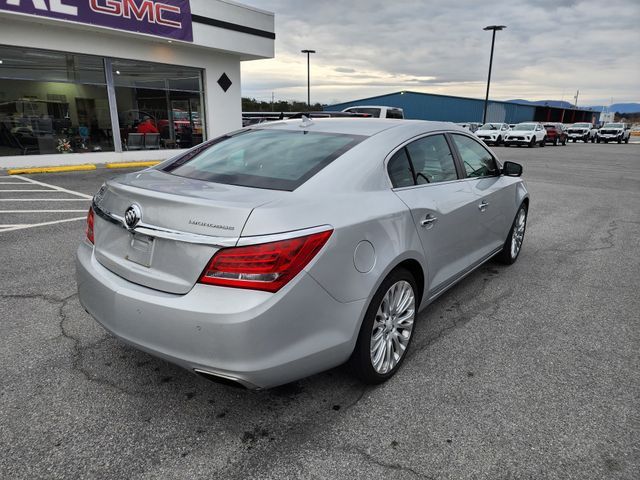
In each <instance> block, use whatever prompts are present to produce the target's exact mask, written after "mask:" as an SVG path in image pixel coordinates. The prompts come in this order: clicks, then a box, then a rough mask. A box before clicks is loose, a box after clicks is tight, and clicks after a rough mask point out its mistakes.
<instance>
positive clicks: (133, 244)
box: [124, 233, 155, 267]
mask: <svg viewBox="0 0 640 480" xmlns="http://www.w3.org/2000/svg"><path fill="white" fill-rule="evenodd" d="M154 246H155V239H154V238H153V237H149V236H147V235H140V234H136V233H130V234H129V248H128V251H127V254H126V255H125V257H124V258H126V259H127V260H129V261H130V262H133V263H137V264H138V265H142V266H144V267H150V266H151V262H152V260H153V249H154Z"/></svg>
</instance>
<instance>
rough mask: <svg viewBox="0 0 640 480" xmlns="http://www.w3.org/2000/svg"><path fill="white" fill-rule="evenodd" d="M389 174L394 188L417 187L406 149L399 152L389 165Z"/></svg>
mask: <svg viewBox="0 0 640 480" xmlns="http://www.w3.org/2000/svg"><path fill="white" fill-rule="evenodd" d="M387 172H389V178H390V179H391V184H392V185H393V188H400V187H410V186H411V185H415V182H414V181H413V171H412V170H411V164H410V163H409V157H407V151H406V150H405V149H404V148H401V149H400V150H398V151H397V152H396V153H395V154H394V155H393V157H391V160H389V163H388V164H387Z"/></svg>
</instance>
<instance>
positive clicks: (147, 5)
mask: <svg viewBox="0 0 640 480" xmlns="http://www.w3.org/2000/svg"><path fill="white" fill-rule="evenodd" d="M0 10H5V11H8V12H15V13H23V14H27V15H37V16H40V17H48V18H54V19H57V20H67V21H71V22H78V23H88V24H91V25H96V26H100V27H108V28H113V29H116V30H126V31H129V32H139V33H145V34H149V35H154V36H159V37H165V38H173V39H176V40H183V41H186V42H192V41H193V32H192V29H191V8H190V5H189V0H0Z"/></svg>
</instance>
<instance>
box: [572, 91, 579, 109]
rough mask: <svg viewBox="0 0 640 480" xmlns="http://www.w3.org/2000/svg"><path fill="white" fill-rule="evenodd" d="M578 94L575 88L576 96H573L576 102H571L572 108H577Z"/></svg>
mask: <svg viewBox="0 0 640 480" xmlns="http://www.w3.org/2000/svg"><path fill="white" fill-rule="evenodd" d="M578 95H580V90H576V96H575V97H573V98H574V99H575V101H576V103H574V104H573V108H578Z"/></svg>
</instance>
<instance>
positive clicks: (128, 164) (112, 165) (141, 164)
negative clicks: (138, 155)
mask: <svg viewBox="0 0 640 480" xmlns="http://www.w3.org/2000/svg"><path fill="white" fill-rule="evenodd" d="M159 163H160V162H159V161H155V160H153V161H149V162H117V163H107V164H106V165H105V167H107V168H133V167H153V166H154V165H158V164H159Z"/></svg>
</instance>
